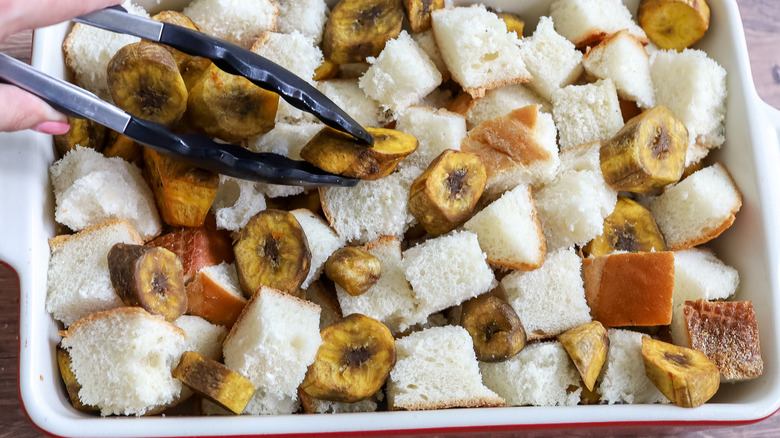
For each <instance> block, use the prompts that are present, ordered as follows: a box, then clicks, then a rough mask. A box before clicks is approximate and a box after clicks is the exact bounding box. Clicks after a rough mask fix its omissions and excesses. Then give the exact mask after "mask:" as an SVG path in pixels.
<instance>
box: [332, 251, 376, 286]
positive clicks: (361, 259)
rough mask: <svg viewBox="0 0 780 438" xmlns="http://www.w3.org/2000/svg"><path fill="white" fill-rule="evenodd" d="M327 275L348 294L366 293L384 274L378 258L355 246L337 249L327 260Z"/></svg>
mask: <svg viewBox="0 0 780 438" xmlns="http://www.w3.org/2000/svg"><path fill="white" fill-rule="evenodd" d="M325 275H327V276H328V278H330V279H331V280H333V282H334V283H336V284H338V285H339V286H341V287H342V288H344V290H345V291H347V293H348V294H350V295H352V296H358V295H362V294H364V293H365V292H366V291H367V290H368V289H369V288H370V287H371V286H373V285H374V284H375V283H376V282H377V280H379V277H380V276H381V275H382V263H381V262H380V261H379V259H378V258H376V257H375V256H373V255H371V254H370V253H367V252H366V251H363V250H362V249H360V248H356V247H354V246H346V247H344V248H341V249H339V250H336V252H334V253H333V254H331V256H330V257H329V258H328V260H327V261H326V262H325Z"/></svg>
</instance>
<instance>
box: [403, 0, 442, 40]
mask: <svg viewBox="0 0 780 438" xmlns="http://www.w3.org/2000/svg"><path fill="white" fill-rule="evenodd" d="M403 1H404V9H405V10H406V17H407V18H408V19H409V24H410V25H411V27H412V30H413V31H414V32H417V33H419V32H425V31H426V30H428V29H430V28H431V12H433V11H435V10H436V9H443V8H444V0H403Z"/></svg>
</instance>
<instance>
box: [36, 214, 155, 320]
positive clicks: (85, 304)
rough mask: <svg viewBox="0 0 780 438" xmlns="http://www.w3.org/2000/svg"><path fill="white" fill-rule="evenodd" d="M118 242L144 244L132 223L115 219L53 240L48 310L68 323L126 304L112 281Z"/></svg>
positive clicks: (55, 317)
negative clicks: (110, 263) (112, 260)
mask: <svg viewBox="0 0 780 438" xmlns="http://www.w3.org/2000/svg"><path fill="white" fill-rule="evenodd" d="M117 243H132V244H136V245H141V244H143V239H141V236H139V235H138V232H136V231H135V229H134V228H133V226H132V225H130V223H129V222H127V221H125V220H120V219H117V220H111V221H107V222H104V223H101V224H97V225H92V226H89V227H87V228H85V229H84V230H82V231H80V232H78V233H76V234H72V235H63V236H57V237H55V238H53V239H51V240H50V241H49V247H50V248H51V258H50V259H49V269H48V272H47V278H46V294H47V295H46V311H47V312H49V313H51V315H52V316H53V317H54V319H56V320H57V321H61V322H62V323H63V324H64V325H65V326H66V327H67V326H69V325H70V324H73V322H74V321H76V320H77V319H81V318H83V317H85V316H87V315H89V314H92V313H95V312H100V311H103V310H110V309H115V308H117V307H122V306H124V304H123V303H122V300H121V299H120V298H119V295H117V294H116V292H115V291H114V287H113V286H112V285H111V277H110V276H109V271H108V259H107V257H108V251H110V250H111V247H113V246H114V245H115V244H117Z"/></svg>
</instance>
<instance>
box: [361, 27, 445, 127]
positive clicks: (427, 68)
mask: <svg viewBox="0 0 780 438" xmlns="http://www.w3.org/2000/svg"><path fill="white" fill-rule="evenodd" d="M367 61H368V62H369V63H370V64H371V67H369V68H368V70H367V71H366V72H365V74H363V76H361V77H360V79H359V80H358V85H359V86H360V88H361V89H362V90H363V91H364V92H365V93H366V95H367V96H369V97H371V98H372V99H374V100H376V101H377V102H379V103H380V104H382V107H383V108H385V109H388V110H392V111H394V112H396V113H398V112H400V111H401V110H403V109H404V108H406V107H408V106H409V105H412V104H415V103H417V102H419V101H420V100H422V98H423V97H425V96H427V95H428V93H430V92H431V91H433V90H434V89H435V88H436V87H438V86H439V84H441V73H439V70H438V69H437V68H436V66H435V65H434V64H433V61H431V58H430V57H429V56H428V54H427V53H425V51H423V49H421V48H420V46H418V45H417V43H416V42H414V40H413V39H412V37H410V36H409V34H408V33H406V31H401V33H400V34H399V35H398V37H396V38H394V39H391V40H389V41H388V42H387V43H386V44H385V48H384V49H382V52H381V53H380V54H379V56H377V57H376V58H373V57H369V58H368V59H367Z"/></svg>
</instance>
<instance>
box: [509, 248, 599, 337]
mask: <svg viewBox="0 0 780 438" xmlns="http://www.w3.org/2000/svg"><path fill="white" fill-rule="evenodd" d="M581 269H582V260H580V257H579V256H578V255H577V254H576V253H575V252H574V250H573V249H559V250H557V251H553V252H550V253H548V254H547V259H546V260H545V261H544V264H543V265H542V267H540V268H539V269H536V270H534V271H529V272H522V271H513V272H511V273H509V275H507V276H506V277H504V278H503V279H502V280H501V288H502V289H503V290H504V292H505V293H506V298H507V302H508V303H509V304H510V305H511V306H512V308H514V309H515V312H517V316H519V317H520V321H522V322H523V327H524V328H525V333H526V336H527V337H528V339H529V340H532V339H544V338H551V337H555V336H557V335H559V334H560V333H563V332H564V331H566V330H568V329H570V328H573V327H577V326H578V325H581V324H585V323H587V322H590V321H591V318H590V309H589V308H588V305H587V303H586V302H585V289H584V288H583V284H582V277H581V276H580V271H581Z"/></svg>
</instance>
